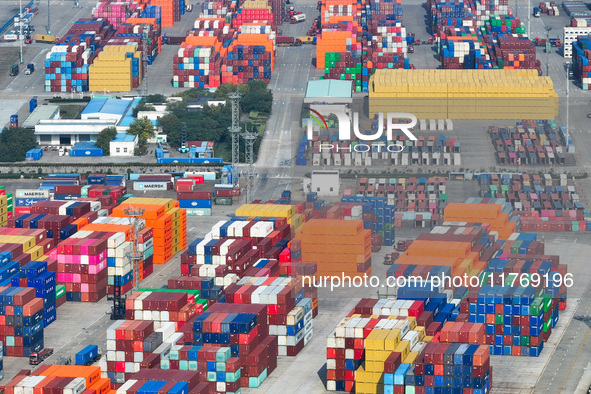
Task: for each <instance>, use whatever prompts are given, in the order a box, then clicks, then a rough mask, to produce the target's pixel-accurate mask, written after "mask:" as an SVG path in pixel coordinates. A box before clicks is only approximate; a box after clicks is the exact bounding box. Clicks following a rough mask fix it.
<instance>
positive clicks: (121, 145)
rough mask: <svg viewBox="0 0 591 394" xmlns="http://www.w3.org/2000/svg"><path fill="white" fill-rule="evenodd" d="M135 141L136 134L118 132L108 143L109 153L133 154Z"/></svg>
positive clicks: (118, 154) (117, 154)
mask: <svg viewBox="0 0 591 394" xmlns="http://www.w3.org/2000/svg"><path fill="white" fill-rule="evenodd" d="M137 141H138V137H137V135H131V134H127V133H118V134H117V136H116V137H115V139H114V140H113V141H111V142H110V143H109V151H110V155H111V156H133V153H134V151H135V146H136V144H137Z"/></svg>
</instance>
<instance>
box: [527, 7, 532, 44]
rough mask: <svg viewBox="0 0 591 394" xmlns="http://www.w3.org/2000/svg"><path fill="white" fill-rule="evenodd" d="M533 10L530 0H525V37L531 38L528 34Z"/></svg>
mask: <svg viewBox="0 0 591 394" xmlns="http://www.w3.org/2000/svg"><path fill="white" fill-rule="evenodd" d="M532 12H533V10H532V8H531V0H527V37H528V38H529V39H531V36H530V35H529V33H530V31H529V28H530V26H529V25H530V24H531V13H532Z"/></svg>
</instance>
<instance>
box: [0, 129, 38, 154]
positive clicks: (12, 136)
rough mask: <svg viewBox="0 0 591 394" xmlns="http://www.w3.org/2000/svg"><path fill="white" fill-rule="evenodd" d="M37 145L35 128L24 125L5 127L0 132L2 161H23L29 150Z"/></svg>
mask: <svg viewBox="0 0 591 394" xmlns="http://www.w3.org/2000/svg"><path fill="white" fill-rule="evenodd" d="M36 147H37V138H36V137H35V131H34V130H31V129H24V128H22V127H15V128H4V130H2V133H1V134H0V161H2V162H15V161H23V160H25V156H26V153H27V151H28V150H29V149H33V148H36Z"/></svg>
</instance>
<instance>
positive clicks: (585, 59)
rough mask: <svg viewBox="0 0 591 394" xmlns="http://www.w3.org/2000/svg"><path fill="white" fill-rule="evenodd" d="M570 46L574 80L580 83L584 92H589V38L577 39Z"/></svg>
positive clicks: (590, 56)
mask: <svg viewBox="0 0 591 394" xmlns="http://www.w3.org/2000/svg"><path fill="white" fill-rule="evenodd" d="M572 45H573V72H574V74H575V78H576V79H577V81H579V82H580V84H581V87H582V88H583V89H584V90H589V87H590V86H591V66H590V65H589V60H590V59H591V55H590V54H589V49H590V48H591V38H589V36H585V37H579V38H578V39H577V41H576V42H573V44H572Z"/></svg>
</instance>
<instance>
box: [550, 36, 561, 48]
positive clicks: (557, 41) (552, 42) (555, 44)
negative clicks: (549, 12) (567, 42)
mask: <svg viewBox="0 0 591 394" xmlns="http://www.w3.org/2000/svg"><path fill="white" fill-rule="evenodd" d="M550 45H552V46H553V47H557V48H559V47H561V46H562V43H561V42H560V38H558V37H556V38H551V39H550Z"/></svg>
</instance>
